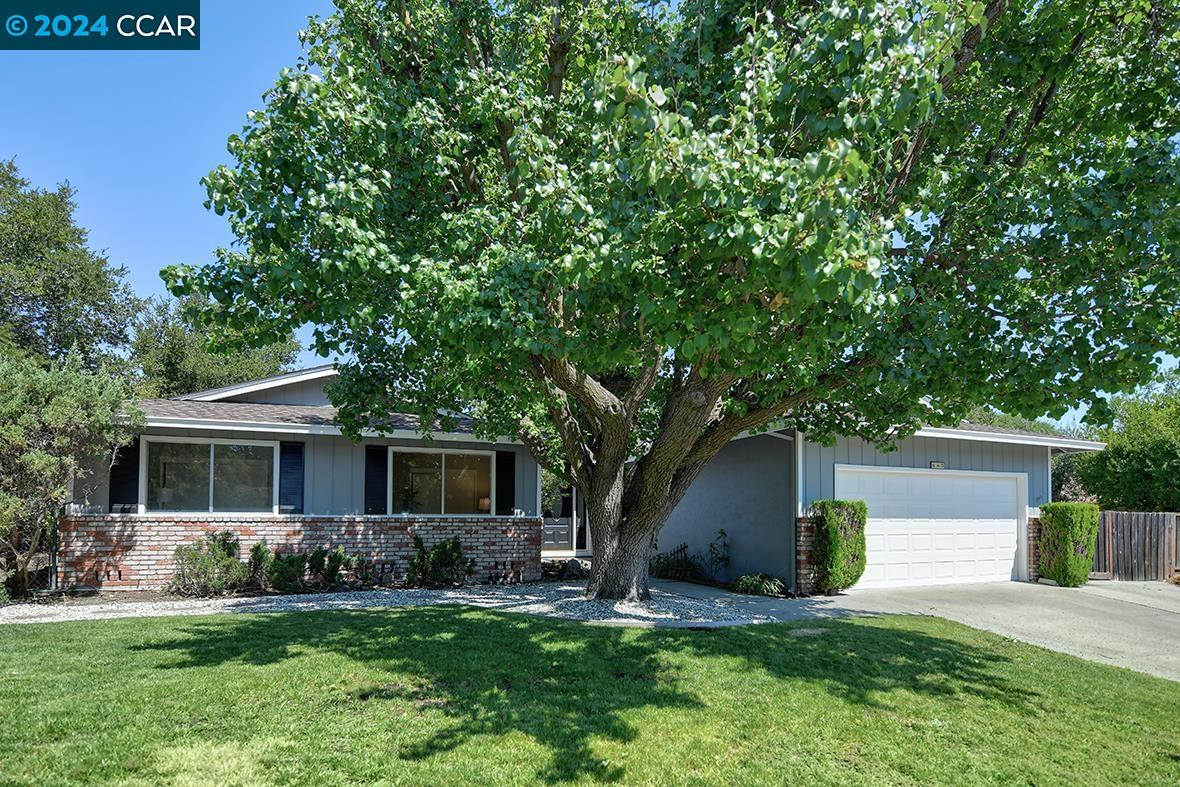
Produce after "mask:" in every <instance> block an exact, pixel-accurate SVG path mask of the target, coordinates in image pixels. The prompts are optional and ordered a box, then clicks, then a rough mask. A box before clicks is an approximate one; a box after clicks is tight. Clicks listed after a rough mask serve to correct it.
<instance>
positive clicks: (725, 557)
mask: <svg viewBox="0 0 1180 787" xmlns="http://www.w3.org/2000/svg"><path fill="white" fill-rule="evenodd" d="M701 567H702V568H703V569H704V571H705V576H707V577H708V578H709V579H713V580H715V579H717V575H718V574H719V573H721V571H722V569H726V568H729V536H728V535H726V533H725V531H724V530H718V531H717V536H716V538H714V539H713V540H712V541H711V542H710V543H709V549H708V551H707V552H705V556H704V558H702V559H701Z"/></svg>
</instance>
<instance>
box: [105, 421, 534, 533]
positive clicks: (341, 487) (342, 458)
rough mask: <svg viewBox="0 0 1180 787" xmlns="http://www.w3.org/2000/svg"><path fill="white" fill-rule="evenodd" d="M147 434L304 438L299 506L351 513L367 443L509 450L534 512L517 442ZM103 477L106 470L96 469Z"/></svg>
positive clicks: (528, 467) (190, 432)
mask: <svg viewBox="0 0 1180 787" xmlns="http://www.w3.org/2000/svg"><path fill="white" fill-rule="evenodd" d="M146 433H147V434H148V435H149V436H150V435H153V434H156V435H166V436H172V437H194V438H207V437H216V438H226V439H231V440H232V439H234V438H238V439H248V440H279V441H290V442H302V443H304V455H303V473H304V475H303V511H304V513H305V514H319V515H327V516H349V515H355V514H363V513H364V510H365V497H364V496H365V446H367V445H401V446H407V447H434V448H458V449H467V450H481V451H492V450H495V451H512V452H514V453H515V454H516V500H515V507H516V508H517V509H520V510H522V511H523V512H524V513H525V515H527V516H536V515H537V463H536V462H535V461H534V460H533V458H532V456H531V455H530V454H529V452H528V451H527V450H526V449H525V448H524V447H523V446H519V445H508V444H493V443H477V442H472V441H458V440H456V441H446V440H434V441H431V442H427V441H425V440H389V439H376V438H375V439H365V440H364V441H362V442H361V443H353V442H352V441H351V440H349V439H347V438H345V437H341V436H339V435H290V434H278V433H270V432H224V431H217V430H207V429H149V430H147V432H146ZM97 474H98V477H99V479H104V478H105V475H106V469H105V468H100V469H99V470H98V471H97ZM108 501H109V497H108V491H107V485H106V483H105V481H102V480H100V481H99V483H98V486H97V488H96V489H95V491H94V492H93V493H92V494H91V495H89V497H88V498H87V499H86V500H85V501H84V503H83V505H84V510H85V511H86V512H88V513H106V512H107V503H108Z"/></svg>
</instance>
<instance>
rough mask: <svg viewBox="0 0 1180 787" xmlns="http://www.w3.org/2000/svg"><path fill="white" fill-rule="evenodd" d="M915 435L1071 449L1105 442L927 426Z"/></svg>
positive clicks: (1088, 448) (1098, 446)
mask: <svg viewBox="0 0 1180 787" xmlns="http://www.w3.org/2000/svg"><path fill="white" fill-rule="evenodd" d="M914 435H915V436H916V437H941V438H944V439H949V440H973V441H976V442H981V443H1008V444H1010V445H1040V446H1047V447H1049V448H1062V449H1066V450H1071V451H1101V450H1102V449H1103V448H1106V443H1101V442H1098V441H1096V440H1079V439H1076V438H1073V437H1057V436H1055V435H1048V434H1047V435H1033V434H1011V433H1003V432H979V431H975V430H973V429H955V428H951V427H936V426H927V427H923V428H922V429H919V430H918V431H917V432H915V433H914Z"/></svg>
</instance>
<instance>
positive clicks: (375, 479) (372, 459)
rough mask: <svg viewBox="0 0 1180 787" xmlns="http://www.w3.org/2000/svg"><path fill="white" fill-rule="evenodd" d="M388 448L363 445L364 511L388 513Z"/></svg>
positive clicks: (367, 512) (368, 512)
mask: <svg viewBox="0 0 1180 787" xmlns="http://www.w3.org/2000/svg"><path fill="white" fill-rule="evenodd" d="M388 462H389V449H388V448H387V447H385V446H383V445H368V446H365V513H366V514H388V513H389V509H388V508H386V506H387V504H388V502H387V500H386V498H387V496H388V492H389V472H388V470H387V463H388Z"/></svg>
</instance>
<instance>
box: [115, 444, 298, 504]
mask: <svg viewBox="0 0 1180 787" xmlns="http://www.w3.org/2000/svg"><path fill="white" fill-rule="evenodd" d="M152 443H182V444H188V445H207V446H209V506H208V507H207V508H206V509H205V510H204V511H156V510H152V511H149V510H148V509H147V481H148V450H149V446H150V445H151V444H152ZM215 445H261V446H270V448H271V450H272V452H273V460H272V462H271V465H272V470H273V477H272V480H271V501H270V502H271V507H270V513H271V514H278V513H279V441H278V440H238V439H235V438H224V437H173V436H171V435H141V436H140V438H139V505H138V506H137V507H136V508H137V510H138V511H139V513H140V514H215V515H217V516H258V515H259V514H265V513H266V512H264V511H214V510H213V446H215Z"/></svg>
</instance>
